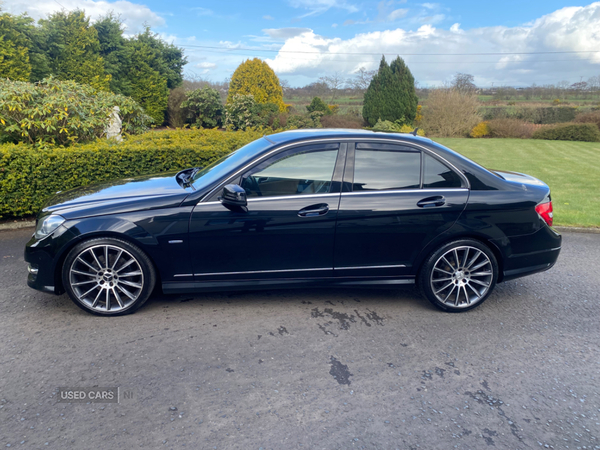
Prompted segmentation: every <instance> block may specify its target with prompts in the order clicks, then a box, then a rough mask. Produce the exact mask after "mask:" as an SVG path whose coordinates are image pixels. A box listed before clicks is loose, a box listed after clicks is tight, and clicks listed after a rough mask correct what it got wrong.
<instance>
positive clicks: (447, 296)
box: [444, 285, 456, 303]
mask: <svg viewBox="0 0 600 450" xmlns="http://www.w3.org/2000/svg"><path fill="white" fill-rule="evenodd" d="M454 289H456V285H454V286H453V287H452V289H450V292H448V295H446V298H445V299H444V303H446V300H448V299H449V298H450V295H451V294H452V293H453V292H454Z"/></svg>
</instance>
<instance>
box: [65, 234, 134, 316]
mask: <svg viewBox="0 0 600 450" xmlns="http://www.w3.org/2000/svg"><path fill="white" fill-rule="evenodd" d="M69 282H70V285H71V288H72V290H73V292H74V294H75V296H76V297H77V300H78V301H79V302H81V303H82V304H83V305H85V306H87V307H88V308H90V309H92V310H96V311H98V312H103V313H106V312H111V313H115V312H119V311H123V310H125V309H127V308H129V307H130V306H131V305H132V304H133V303H135V301H136V300H137V299H138V298H139V296H140V294H141V293H142V289H143V288H144V274H143V271H142V267H141V265H140V263H139V261H138V260H137V259H136V258H135V257H134V256H133V255H132V254H131V253H129V252H128V251H127V250H125V249H123V248H120V247H117V246H115V245H95V246H92V247H89V248H86V249H85V250H83V251H82V252H81V253H79V254H78V255H77V256H76V257H75V259H74V260H73V263H72V264H71V267H70V269H69Z"/></svg>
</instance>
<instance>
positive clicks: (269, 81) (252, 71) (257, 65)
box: [227, 58, 286, 112]
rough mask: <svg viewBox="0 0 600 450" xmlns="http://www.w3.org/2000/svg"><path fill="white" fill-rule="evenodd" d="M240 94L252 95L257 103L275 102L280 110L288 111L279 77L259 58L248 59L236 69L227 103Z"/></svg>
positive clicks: (230, 84)
mask: <svg viewBox="0 0 600 450" xmlns="http://www.w3.org/2000/svg"><path fill="white" fill-rule="evenodd" d="M238 95H252V96H253V98H254V101H255V102H256V103H273V104H275V105H277V108H278V109H279V111H281V112H285V111H286V107H285V104H284V103H283V89H282V88H281V84H280V83H279V78H277V75H275V72H273V69H271V68H270V67H269V65H268V64H267V63H266V62H264V61H262V60H260V59H258V58H254V59H248V60H246V61H245V62H243V63H242V64H240V65H239V66H238V68H237V69H235V72H234V73H233V75H232V77H231V81H230V82H229V93H228V95H227V104H229V103H231V102H233V101H234V100H235V98H236V96H238Z"/></svg>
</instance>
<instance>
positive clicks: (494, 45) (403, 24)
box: [0, 0, 600, 87]
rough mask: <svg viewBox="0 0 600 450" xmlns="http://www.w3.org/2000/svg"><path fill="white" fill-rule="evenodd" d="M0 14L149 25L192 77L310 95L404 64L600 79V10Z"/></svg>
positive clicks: (148, 9)
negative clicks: (268, 77)
mask: <svg viewBox="0 0 600 450" xmlns="http://www.w3.org/2000/svg"><path fill="white" fill-rule="evenodd" d="M0 8H1V9H2V10H4V11H7V12H10V13H14V14H21V13H27V14H28V15H30V16H31V17H33V18H35V19H39V18H43V17H46V16H47V15H48V14H51V13H52V12H54V11H60V10H62V9H64V10H73V9H77V8H79V9H83V10H85V11H86V13H87V14H88V15H89V16H91V17H92V19H97V18H98V17H100V16H102V15H105V14H107V13H108V12H110V11H112V12H114V13H116V14H118V15H120V17H121V20H122V21H123V24H124V27H125V30H126V33H128V34H135V33H137V32H139V31H140V30H141V29H142V28H143V25H144V24H148V25H150V26H151V27H152V29H153V30H154V31H155V32H156V33H159V34H160V35H161V37H162V38H163V39H165V40H167V41H169V42H172V43H174V44H175V45H177V46H179V47H182V48H183V49H184V52H185V54H186V55H187V57H188V61H189V63H188V64H187V65H186V66H185V69H184V70H185V74H186V76H188V77H198V78H203V79H208V80H212V81H223V80H224V79H225V78H227V77H230V76H231V75H232V73H233V71H234V70H235V68H236V67H237V66H238V65H239V64H240V63H241V62H243V61H244V60H246V59H248V58H254V57H257V58H261V59H263V60H265V61H266V62H267V63H268V64H269V65H270V66H271V67H272V68H273V70H274V71H275V72H276V73H277V75H278V76H279V77H280V79H285V80H287V81H288V82H289V83H290V85H291V86H304V85H306V84H309V83H311V82H314V81H317V80H318V78H319V77H322V76H330V75H333V74H336V73H337V74H338V75H340V76H342V77H343V78H344V79H346V78H351V77H352V76H353V74H355V73H356V72H357V71H358V70H359V69H360V68H361V67H362V68H365V69H367V70H373V69H376V68H377V67H378V66H379V61H380V59H381V56H382V55H385V57H386V59H388V61H390V60H391V59H393V58H395V57H396V56H398V55H399V56H401V57H402V58H404V60H405V61H406V63H407V64H408V66H409V68H410V69H411V71H412V73H413V75H414V77H415V80H416V81H417V82H418V84H419V86H420V87H431V86H439V85H442V84H444V83H447V82H448V81H450V80H451V78H452V77H453V75H454V74H456V73H457V72H461V73H469V74H472V75H474V77H475V83H476V84H477V85H478V86H481V87H491V86H530V85H532V84H534V83H535V84H537V85H545V84H556V83H559V82H562V81H567V82H569V83H575V82H578V81H580V80H582V79H583V80H584V81H585V80H587V79H588V78H590V77H592V76H600V2H596V3H565V2H564V1H563V2H558V1H555V0H528V1H527V0H519V1H517V0H504V1H496V2H482V1H480V0H479V1H474V0H461V1H453V2H441V3H429V2H425V3H423V2H412V1H410V0H381V1H360V0H279V1H276V2H267V1H260V0H254V1H243V0H227V1H221V2H218V1H214V0H213V1H211V2H206V1H189V0H173V1H171V2H165V1H164V0H147V1H142V2H134V1H127V0H118V1H105V0H98V1H95V0H0Z"/></svg>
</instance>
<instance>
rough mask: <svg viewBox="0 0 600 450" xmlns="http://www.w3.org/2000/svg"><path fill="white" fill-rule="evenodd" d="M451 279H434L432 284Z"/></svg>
mask: <svg viewBox="0 0 600 450" xmlns="http://www.w3.org/2000/svg"><path fill="white" fill-rule="evenodd" d="M452 279H453V278H452V277H450V278H436V279H435V280H433V282H434V283H439V282H440V281H450V280H452Z"/></svg>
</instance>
